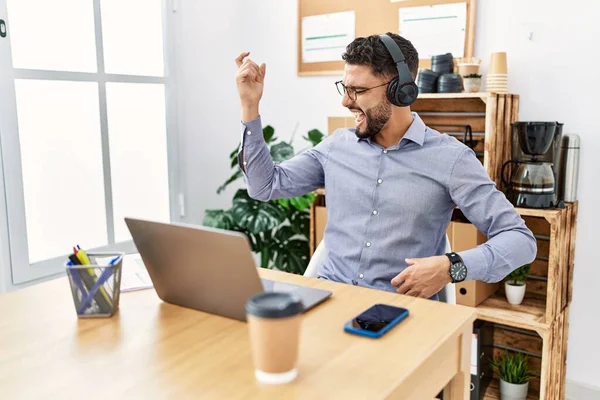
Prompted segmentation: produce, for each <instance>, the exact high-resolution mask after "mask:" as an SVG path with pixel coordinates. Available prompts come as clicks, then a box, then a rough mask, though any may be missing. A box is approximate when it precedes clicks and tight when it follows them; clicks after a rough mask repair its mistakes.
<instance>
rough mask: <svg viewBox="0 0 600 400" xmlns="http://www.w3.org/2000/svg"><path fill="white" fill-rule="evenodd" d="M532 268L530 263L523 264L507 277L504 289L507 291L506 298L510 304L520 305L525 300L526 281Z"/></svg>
mask: <svg viewBox="0 0 600 400" xmlns="http://www.w3.org/2000/svg"><path fill="white" fill-rule="evenodd" d="M530 270H531V265H530V264H525V265H521V266H520V267H519V268H517V269H515V270H514V271H513V272H511V273H510V274H508V276H507V277H506V280H505V281H504V291H505V292H506V300H508V302H509V303H510V304H514V305H519V304H521V302H522V301H523V297H525V289H526V288H527V284H526V283H525V282H527V277H528V276H529V271H530Z"/></svg>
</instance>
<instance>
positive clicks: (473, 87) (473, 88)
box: [463, 78, 481, 93]
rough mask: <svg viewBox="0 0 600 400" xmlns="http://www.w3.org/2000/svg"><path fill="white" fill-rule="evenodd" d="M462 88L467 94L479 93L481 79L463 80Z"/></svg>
mask: <svg viewBox="0 0 600 400" xmlns="http://www.w3.org/2000/svg"><path fill="white" fill-rule="evenodd" d="M463 86H464V87H465V92H467V93H476V92H479V90H480V88H481V78H463Z"/></svg>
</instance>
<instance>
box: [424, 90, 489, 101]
mask: <svg viewBox="0 0 600 400" xmlns="http://www.w3.org/2000/svg"><path fill="white" fill-rule="evenodd" d="M488 95H489V93H486V92H476V93H419V96H418V97H417V100H418V99H484V98H486V97H488Z"/></svg>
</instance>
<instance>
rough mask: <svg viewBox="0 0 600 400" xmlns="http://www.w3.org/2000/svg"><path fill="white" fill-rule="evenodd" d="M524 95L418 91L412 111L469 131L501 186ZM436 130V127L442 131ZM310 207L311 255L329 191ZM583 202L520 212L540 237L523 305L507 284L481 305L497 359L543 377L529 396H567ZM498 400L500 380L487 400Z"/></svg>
mask: <svg viewBox="0 0 600 400" xmlns="http://www.w3.org/2000/svg"><path fill="white" fill-rule="evenodd" d="M518 107H519V96H518V95H515V94H495V93H456V94H421V95H419V98H418V99H417V101H416V102H415V103H414V104H413V106H412V107H411V109H412V110H413V111H416V112H418V114H419V116H420V117H421V118H422V119H423V121H424V122H425V124H427V125H428V126H430V127H432V128H433V129H436V130H438V131H440V132H444V133H448V134H450V135H453V136H456V137H457V139H459V140H460V139H462V138H463V133H462V132H463V131H464V127H465V126H467V125H469V126H470V127H471V129H472V132H473V140H474V144H475V146H474V147H473V150H474V151H475V152H476V154H478V158H479V159H480V160H481V162H482V163H483V166H484V167H485V169H486V171H487V173H488V175H489V176H490V178H491V179H492V180H493V181H494V182H496V186H497V187H498V188H500V189H503V186H502V183H501V177H500V172H501V168H502V164H503V163H504V162H505V161H507V160H509V159H510V158H511V151H512V139H511V123H512V122H514V121H516V120H517V114H518ZM352 123H353V121H352V118H345V117H330V118H329V128H328V130H329V133H331V132H333V130H335V129H336V128H339V127H343V126H351V124H352ZM438 127H439V129H438ZM315 194H316V195H317V197H316V200H315V202H314V203H313V204H312V205H311V210H310V211H311V226H310V247H311V254H312V252H313V251H314V249H315V248H316V246H317V245H318V244H319V241H320V238H321V237H322V230H323V229H324V227H325V224H326V213H325V206H326V202H325V199H326V195H325V190H324V189H319V190H317V191H316V192H315ZM577 208H578V203H577V202H575V203H568V204H567V205H566V208H563V209H550V210H540V209H527V208H516V209H515V210H516V211H517V212H518V213H519V214H520V215H521V216H522V217H523V219H524V220H525V223H526V225H527V226H528V227H529V228H530V229H531V231H532V232H533V233H534V234H535V235H536V239H537V245H538V246H537V247H538V254H537V258H536V260H535V261H534V262H533V263H532V269H531V273H530V276H529V279H528V281H527V292H526V295H525V299H524V301H523V303H522V304H520V305H518V306H513V305H511V304H509V303H508V302H507V301H506V297H505V295H504V289H503V285H500V288H499V289H498V291H497V292H496V293H495V294H493V295H492V296H490V297H489V298H487V299H486V300H485V301H484V302H483V303H481V304H480V305H479V306H477V307H476V310H477V314H478V320H480V321H483V322H484V323H486V324H490V325H491V326H492V327H493V330H494V338H493V343H492V344H491V345H492V347H493V351H494V354H499V353H500V352H502V351H504V350H512V351H519V352H522V353H525V354H529V355H530V361H531V365H532V368H533V369H534V370H537V371H539V377H538V378H536V379H534V380H533V381H532V382H531V383H530V388H529V395H528V399H552V400H555V399H559V400H560V399H564V397H565V373H566V354H567V334H568V322H569V318H568V314H569V305H570V302H571V297H572V280H573V269H574V262H573V259H574V252H575V231H576V221H577ZM482 398H483V399H486V400H487V399H499V398H500V395H499V385H498V377H497V376H496V377H494V379H493V380H492V382H491V384H490V385H489V386H488V387H487V390H486V392H485V394H484V396H483V397H482Z"/></svg>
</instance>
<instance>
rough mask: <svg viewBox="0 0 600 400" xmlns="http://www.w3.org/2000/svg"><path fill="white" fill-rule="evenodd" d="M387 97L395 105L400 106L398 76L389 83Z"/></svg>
mask: <svg viewBox="0 0 600 400" xmlns="http://www.w3.org/2000/svg"><path fill="white" fill-rule="evenodd" d="M387 98H388V100H389V101H390V103H392V104H393V105H395V106H400V104H398V77H395V78H394V79H392V80H391V81H390V83H388V86H387Z"/></svg>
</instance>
